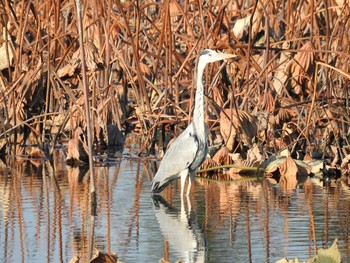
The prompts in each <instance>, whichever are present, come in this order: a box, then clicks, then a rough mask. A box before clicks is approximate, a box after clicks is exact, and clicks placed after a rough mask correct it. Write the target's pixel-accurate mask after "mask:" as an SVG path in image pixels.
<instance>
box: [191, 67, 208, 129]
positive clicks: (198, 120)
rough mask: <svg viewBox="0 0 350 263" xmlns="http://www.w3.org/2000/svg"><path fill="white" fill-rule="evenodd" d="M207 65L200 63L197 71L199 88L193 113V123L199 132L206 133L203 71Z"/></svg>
mask: <svg viewBox="0 0 350 263" xmlns="http://www.w3.org/2000/svg"><path fill="white" fill-rule="evenodd" d="M204 68H205V65H201V63H198V69H197V70H198V71H197V89H196V97H195V105H194V113H193V123H194V125H195V126H196V129H197V131H198V132H201V133H202V134H204V133H205V128H204V87H203V72H204Z"/></svg>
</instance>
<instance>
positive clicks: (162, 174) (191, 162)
mask: <svg viewBox="0 0 350 263" xmlns="http://www.w3.org/2000/svg"><path fill="white" fill-rule="evenodd" d="M233 56H234V55H232V54H224V53H218V52H216V51H214V50H210V49H205V50H204V51H202V53H201V55H200V57H199V62H198V65H197V85H196V88H197V89H196V95H195V108H194V113H193V121H192V122H191V123H190V125H189V126H188V127H187V128H186V129H185V130H184V131H183V132H182V133H181V134H180V135H179V137H177V138H176V140H174V142H173V143H172V144H171V145H170V147H169V148H168V150H167V151H166V153H165V155H164V157H163V160H162V161H161V164H160V166H159V169H158V171H157V173H156V175H155V177H154V178H153V182H152V192H154V193H159V192H161V191H163V190H164V188H165V187H166V186H167V185H168V184H169V183H170V182H171V181H173V180H175V179H178V178H179V177H181V195H183V193H184V187H185V181H186V178H187V176H188V175H189V183H188V188H187V195H188V194H189V193H190V189H191V184H192V180H193V178H194V177H195V175H196V173H197V170H198V168H199V167H200V165H201V164H202V163H203V161H204V160H205V158H206V155H207V152H208V142H207V137H208V136H207V132H206V130H207V128H206V124H205V122H204V90H203V82H202V78H203V73H204V69H205V66H206V65H207V64H208V63H210V62H215V61H218V60H223V59H225V58H230V57H233Z"/></svg>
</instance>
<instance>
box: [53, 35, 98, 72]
mask: <svg viewBox="0 0 350 263" xmlns="http://www.w3.org/2000/svg"><path fill="white" fill-rule="evenodd" d="M84 48H85V49H84V50H85V62H86V67H87V70H89V71H92V72H93V71H97V70H100V69H103V67H104V62H103V60H102V58H101V56H100V55H99V53H98V50H97V48H96V46H95V45H94V44H93V43H92V42H89V41H87V42H85V43H84ZM80 50H81V49H80V48H79V49H78V50H77V51H75V53H74V54H73V56H72V59H71V60H70V61H69V62H68V64H67V65H66V66H64V67H63V68H60V69H59V70H58V71H57V75H58V76H59V77H60V78H63V77H71V76H73V75H75V74H77V73H78V72H80V70H81V60H80Z"/></svg>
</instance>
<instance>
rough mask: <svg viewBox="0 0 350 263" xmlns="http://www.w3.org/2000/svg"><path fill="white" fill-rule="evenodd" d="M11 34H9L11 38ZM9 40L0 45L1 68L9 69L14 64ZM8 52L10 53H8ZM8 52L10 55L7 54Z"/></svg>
mask: <svg viewBox="0 0 350 263" xmlns="http://www.w3.org/2000/svg"><path fill="white" fill-rule="evenodd" d="M10 38H11V36H9V39H10ZM9 43H10V42H9V41H7V42H6V41H5V42H4V43H2V45H1V47H0V70H3V69H7V68H8V67H9V66H12V62H13V52H12V48H11V45H9ZM7 52H8V53H7ZM7 54H8V55H7ZM7 58H8V59H7Z"/></svg>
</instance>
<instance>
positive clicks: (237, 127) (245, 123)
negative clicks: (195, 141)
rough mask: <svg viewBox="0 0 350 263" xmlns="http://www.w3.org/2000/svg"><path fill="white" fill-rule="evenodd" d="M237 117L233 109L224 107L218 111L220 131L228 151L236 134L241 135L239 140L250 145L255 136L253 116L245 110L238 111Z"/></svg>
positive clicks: (255, 126) (231, 148)
mask: <svg viewBox="0 0 350 263" xmlns="http://www.w3.org/2000/svg"><path fill="white" fill-rule="evenodd" d="M238 114H239V119H238V118H237V114H236V111H235V110H232V109H224V110H223V111H221V113H220V133H221V135H222V137H223V138H224V141H225V144H226V146H227V148H228V149H229V150H230V151H233V148H234V145H235V140H236V139H237V138H236V137H237V134H239V135H240V136H242V137H241V138H240V140H242V141H243V143H244V144H245V145H251V142H252V139H253V138H254V137H255V136H256V134H257V131H258V127H257V125H256V123H257V122H256V120H255V118H254V117H253V116H252V115H250V114H249V113H247V112H245V111H238Z"/></svg>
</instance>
